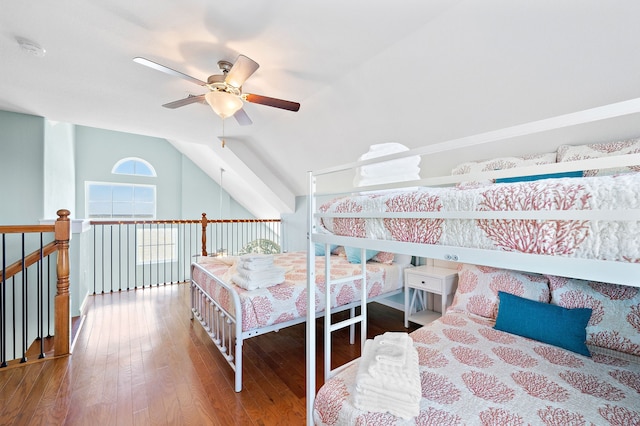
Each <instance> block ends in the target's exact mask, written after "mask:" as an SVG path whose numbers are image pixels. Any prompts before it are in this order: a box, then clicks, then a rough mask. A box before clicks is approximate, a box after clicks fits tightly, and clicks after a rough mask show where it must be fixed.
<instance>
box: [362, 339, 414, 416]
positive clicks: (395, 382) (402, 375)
mask: <svg viewBox="0 0 640 426" xmlns="http://www.w3.org/2000/svg"><path fill="white" fill-rule="evenodd" d="M421 396H422V390H421V386H420V372H419V366H418V351H417V350H416V349H415V348H414V347H413V340H412V339H411V337H409V335H408V334H407V333H403V332H386V333H384V334H382V335H378V336H376V337H375V338H374V339H368V340H367V341H366V342H365V345H364V348H363V350H362V356H361V358H360V366H359V367H358V374H357V376H356V390H355V392H354V405H355V407H356V408H358V409H361V410H366V411H377V412H382V413H385V412H388V413H390V414H393V415H395V416H398V417H402V418H404V419H410V418H412V417H415V416H417V415H418V414H419V413H420V398H421Z"/></svg>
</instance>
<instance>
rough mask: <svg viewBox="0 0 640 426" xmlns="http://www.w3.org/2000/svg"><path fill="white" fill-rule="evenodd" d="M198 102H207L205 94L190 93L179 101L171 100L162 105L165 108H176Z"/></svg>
mask: <svg viewBox="0 0 640 426" xmlns="http://www.w3.org/2000/svg"><path fill="white" fill-rule="evenodd" d="M196 102H205V99H204V95H189V96H187V97H186V98H184V99H180V100H177V101H173V102H169V103H167V104H164V105H162V106H163V107H165V108H170V109H175V108H180V107H182V106H185V105H189V104H194V103H196Z"/></svg>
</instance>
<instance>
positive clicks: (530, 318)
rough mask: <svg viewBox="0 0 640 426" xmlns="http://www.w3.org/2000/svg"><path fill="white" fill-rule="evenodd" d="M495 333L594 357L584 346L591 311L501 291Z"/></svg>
mask: <svg viewBox="0 0 640 426" xmlns="http://www.w3.org/2000/svg"><path fill="white" fill-rule="evenodd" d="M498 298H499V300H500V305H499V306H498V317H497V318H496V325H495V326H494V328H495V329H496V330H501V331H506V332H508V333H512V334H517V335H519V336H523V337H528V338H529V339H534V340H538V341H540V342H544V343H548V344H550V345H554V346H558V347H560V348H564V349H567V350H570V351H573V352H576V353H579V354H581V355H585V356H591V353H589V349H588V348H587V345H586V344H585V341H586V340H587V331H586V327H587V323H588V322H589V319H590V318H591V308H575V309H567V308H563V307H562V306H558V305H551V304H549V303H542V302H537V301H535V300H529V299H525V298H522V297H519V296H515V295H513V294H509V293H505V292H503V291H499V292H498Z"/></svg>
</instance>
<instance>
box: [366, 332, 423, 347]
mask: <svg viewBox="0 0 640 426" xmlns="http://www.w3.org/2000/svg"><path fill="white" fill-rule="evenodd" d="M373 340H374V341H377V342H380V344H382V345H398V344H400V345H406V344H407V343H412V344H413V339H411V337H410V336H409V333H405V332H403V331H387V332H385V333H383V334H379V335H377V336H376V337H374V339H373Z"/></svg>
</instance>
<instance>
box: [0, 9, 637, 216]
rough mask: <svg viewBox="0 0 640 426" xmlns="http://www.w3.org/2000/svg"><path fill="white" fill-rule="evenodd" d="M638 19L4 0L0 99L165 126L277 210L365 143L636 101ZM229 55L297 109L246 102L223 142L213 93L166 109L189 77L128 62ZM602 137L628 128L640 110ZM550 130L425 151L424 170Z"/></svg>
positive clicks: (256, 82)
mask: <svg viewBox="0 0 640 426" xmlns="http://www.w3.org/2000/svg"><path fill="white" fill-rule="evenodd" d="M638 16H640V2H638V1H637V0H621V1H615V2H614V1H600V0H566V1H561V2H559V1H551V0H536V1H526V2H525V1H507V0H504V1H492V0H488V1H487V0H483V1H471V0H469V1H449V0H435V1H424V0H420V1H418V0H408V1H402V2H388V1H384V2H383V1H378V0H369V1H336V0H329V1H327V0H323V1H316V0H311V1H304V2H303V1H283V0H275V1H268V2H267V1H264V2H259V1H248V0H234V1H216V2H212V1H204V0H183V1H180V2H177V1H171V0H155V1H150V0H140V1H135V2H131V1H124V0H105V1H100V2H89V1H72V0H63V1H59V2H51V1H47V2H35V1H23V0H4V1H2V6H1V13H0V58H1V59H0V61H1V64H0V109H3V110H8V111H15V112H21V113H27V114H34V115H39V116H45V117H47V118H50V119H52V120H57V121H65V122H70V123H75V124H81V125H86V126H93V127H99V128H106V129H112V130H118V131H124V132H131V133H137V134H143V135H150V136H155V137H161V138H165V139H167V140H169V141H170V142H171V143H172V144H173V145H174V146H175V147H176V148H178V149H179V150H181V151H182V152H183V153H184V154H185V155H187V156H188V157H189V158H191V159H192V160H193V161H194V162H195V163H196V164H198V165H199V166H200V167H201V168H202V169H203V170H204V171H205V172H207V173H208V174H209V175H210V176H211V177H212V178H213V179H215V180H219V177H220V169H221V168H223V169H224V170H225V175H224V187H225V189H226V190H227V191H228V192H230V193H231V195H232V196H233V197H234V198H235V199H236V200H237V201H238V202H240V203H241V204H243V205H244V206H245V207H246V208H247V209H248V210H249V211H251V212H253V213H254V214H255V215H256V216H257V217H274V216H277V215H279V214H280V213H282V212H290V211H291V210H292V209H294V198H295V196H296V195H304V194H306V192H307V189H306V188H307V183H306V175H307V171H309V170H315V169H319V168H325V167H329V166H332V165H335V164H337V163H344V162H350V161H355V160H356V159H357V157H358V156H359V155H361V154H362V153H364V152H366V151H367V149H368V147H369V145H371V144H375V143H383V142H400V143H403V144H405V145H406V146H408V147H410V148H415V147H419V146H422V145H426V144H431V143H439V142H442V141H446V140H449V139H453V138H457V137H462V136H467V135H472V134H475V133H480V132H485V131H489V130H494V129H499V128H502V127H507V126H512V125H516V124H520V123H526V122H529V121H533V120H539V119H543V118H547V117H552V116H555V115H559V114H564V113H569V112H573V111H579V110H583V109H588V108H593V107H597V106H600V105H604V104H609V103H613V102H619V101H624V100H627V99H633V98H638V97H640V80H639V79H638V76H639V75H640V55H638V54H637V52H638V45H639V41H638V40H640V26H639V25H638V24H637V20H638ZM16 37H24V38H26V39H29V40H32V41H34V42H36V43H38V44H40V45H42V46H43V47H44V48H45V49H46V54H45V55H44V56H43V57H37V56H34V55H30V54H28V53H25V52H24V51H22V50H21V49H20V48H19V46H18V43H17V42H16ZM238 54H244V55H246V56H249V57H251V58H252V59H254V60H255V61H257V62H258V63H259V64H260V68H259V69H258V70H257V71H256V73H255V74H254V75H253V76H251V77H250V78H249V79H248V80H247V81H246V82H245V85H244V90H245V92H250V93H258V94H262V95H267V96H272V97H277V98H282V99H287V100H293V101H297V102H300V103H301V105H302V106H301V109H300V111H299V112H297V113H293V112H289V111H284V110H279V109H275V108H269V107H265V106H262V105H255V104H246V105H245V111H246V112H247V114H248V115H249V116H250V117H251V119H252V120H253V124H252V125H251V126H242V127H241V126H239V125H238V124H237V123H236V122H235V120H233V119H229V120H227V121H226V122H225V125H224V134H225V136H226V140H227V145H226V147H225V148H222V146H221V143H220V140H219V138H218V137H219V136H221V135H222V134H223V129H222V122H221V120H220V118H219V117H217V116H216V115H214V113H213V112H212V111H211V109H210V108H209V107H208V106H206V105H200V104H193V105H189V106H185V107H183V108H180V109H177V110H169V109H166V108H163V107H161V105H162V104H164V103H167V102H170V101H173V100H177V99H180V98H183V97H185V96H187V95H188V94H200V93H201V88H200V87H198V86H195V85H193V84H191V83H189V82H187V81H185V80H182V79H179V78H175V77H172V76H169V75H166V74H163V73H160V72H158V71H154V70H152V69H149V68H146V67H143V66H141V65H139V64H136V63H134V62H133V61H132V59H133V58H134V57H135V56H144V57H146V58H148V59H151V60H153V61H156V62H159V63H162V64H164V65H166V66H168V67H171V68H173V69H176V70H179V71H182V72H184V73H186V74H189V75H192V76H194V77H196V78H199V79H204V80H206V78H207V76H209V75H210V74H218V73H219V70H218V69H217V65H216V64H217V62H218V60H221V59H224V60H228V61H231V62H233V61H234V60H235V58H236V57H237V55H238ZM601 133H606V134H607V135H610V136H611V137H626V136H631V135H633V134H634V133H635V135H638V134H640V124H638V120H637V119H636V120H630V121H627V122H624V123H622V124H616V125H615V126H614V125H611V126H609V127H608V128H606V129H604V130H603V131H602V132H601ZM582 136H585V135H582ZM587 136H588V138H591V139H595V140H597V138H600V137H602V135H601V134H595V133H594V134H588V135H587ZM566 137H568V138H569V139H568V140H567V142H569V143H575V142H576V141H575V140H574V139H575V136H566ZM572 138H574V139H572ZM557 142H558V141H555V140H554V141H548V142H546V143H547V144H548V146H545V142H539V141H538V142H535V143H521V144H519V145H518V144H512V145H495V146H488V147H486V149H485V150H482V149H478V150H476V151H475V152H464V153H456V154H455V155H449V156H444V157H442V158H438V159H437V161H436V160H435V159H434V161H433V163H431V164H430V163H429V160H428V159H426V160H423V173H425V174H437V173H443V172H446V171H447V170H448V169H450V168H451V166H453V165H454V164H456V163H457V162H458V161H460V160H461V159H473V158H474V157H475V158H476V159H477V158H482V157H483V156H489V155H493V154H495V153H503V154H517V153H528V152H540V151H541V150H542V149H545V150H546V149H550V150H553V149H554V148H555V146H553V144H557ZM467 157H468V158H467Z"/></svg>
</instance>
